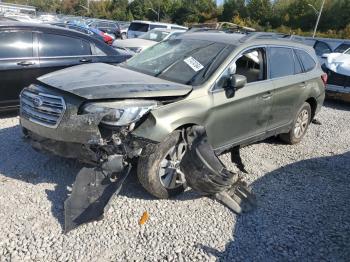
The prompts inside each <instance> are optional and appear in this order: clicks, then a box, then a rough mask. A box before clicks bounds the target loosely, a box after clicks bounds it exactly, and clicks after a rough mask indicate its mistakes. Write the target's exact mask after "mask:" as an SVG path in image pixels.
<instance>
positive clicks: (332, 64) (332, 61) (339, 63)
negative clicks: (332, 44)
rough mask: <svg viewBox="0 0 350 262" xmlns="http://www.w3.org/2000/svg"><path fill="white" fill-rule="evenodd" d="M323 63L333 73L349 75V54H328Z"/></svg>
mask: <svg viewBox="0 0 350 262" xmlns="http://www.w3.org/2000/svg"><path fill="white" fill-rule="evenodd" d="M325 65H326V67H328V69H330V70H332V71H333V72H335V73H338V74H342V75H346V76H350V55H347V54H341V53H331V54H328V56H327V60H326V63H325Z"/></svg>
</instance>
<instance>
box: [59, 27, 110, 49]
mask: <svg viewBox="0 0 350 262" xmlns="http://www.w3.org/2000/svg"><path fill="white" fill-rule="evenodd" d="M52 25H55V26H60V27H64V28H68V29H72V30H75V31H78V32H80V33H83V34H86V35H89V36H91V37H94V38H96V39H98V40H101V41H103V42H105V43H106V44H108V45H112V43H113V38H112V37H110V36H109V35H107V34H105V33H104V32H102V31H100V30H98V29H97V28H93V27H92V28H90V27H87V26H79V25H74V24H70V23H54V24H52Z"/></svg>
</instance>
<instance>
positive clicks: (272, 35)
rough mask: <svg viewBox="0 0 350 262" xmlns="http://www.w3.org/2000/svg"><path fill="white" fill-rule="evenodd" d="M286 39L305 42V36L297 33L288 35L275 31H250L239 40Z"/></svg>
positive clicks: (242, 41)
mask: <svg viewBox="0 0 350 262" xmlns="http://www.w3.org/2000/svg"><path fill="white" fill-rule="evenodd" d="M281 38H282V39H286V40H291V41H297V42H304V38H303V37H301V36H297V35H287V34H283V33H273V32H255V33H248V34H247V35H246V36H244V37H242V38H241V39H240V40H239V41H240V42H241V43H245V42H247V41H249V40H254V39H281Z"/></svg>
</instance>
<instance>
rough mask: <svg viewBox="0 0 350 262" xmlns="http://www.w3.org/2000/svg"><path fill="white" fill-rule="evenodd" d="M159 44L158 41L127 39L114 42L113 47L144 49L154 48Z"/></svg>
mask: <svg viewBox="0 0 350 262" xmlns="http://www.w3.org/2000/svg"><path fill="white" fill-rule="evenodd" d="M155 44H157V42H156V41H152V40H146V39H141V38H131V39H125V40H114V42H113V46H114V47H124V48H128V47H141V48H142V49H144V48H147V47H150V46H153V45H155Z"/></svg>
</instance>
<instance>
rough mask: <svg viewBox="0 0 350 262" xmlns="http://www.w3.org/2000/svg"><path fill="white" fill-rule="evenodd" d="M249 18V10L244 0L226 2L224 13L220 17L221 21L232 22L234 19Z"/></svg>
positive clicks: (227, 0)
mask: <svg viewBox="0 0 350 262" xmlns="http://www.w3.org/2000/svg"><path fill="white" fill-rule="evenodd" d="M235 16H239V17H242V18H244V17H247V9H246V7H245V1H244V0H226V1H225V2H224V5H223V11H222V14H221V15H220V17H219V19H220V21H231V20H232V18H233V17H235Z"/></svg>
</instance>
